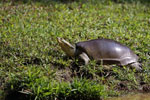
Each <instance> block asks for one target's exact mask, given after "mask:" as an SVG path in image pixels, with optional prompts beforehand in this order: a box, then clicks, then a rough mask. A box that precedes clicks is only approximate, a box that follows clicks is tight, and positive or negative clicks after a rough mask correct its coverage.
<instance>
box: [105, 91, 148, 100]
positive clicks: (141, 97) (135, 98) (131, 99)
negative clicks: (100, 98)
mask: <svg viewBox="0 0 150 100" xmlns="http://www.w3.org/2000/svg"><path fill="white" fill-rule="evenodd" d="M106 100H150V93H145V94H142V93H140V94H134V95H126V96H122V97H114V98H109V99H106Z"/></svg>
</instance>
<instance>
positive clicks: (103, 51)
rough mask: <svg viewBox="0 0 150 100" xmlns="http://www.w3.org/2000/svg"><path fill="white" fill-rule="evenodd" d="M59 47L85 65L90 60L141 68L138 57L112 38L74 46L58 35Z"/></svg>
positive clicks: (78, 43) (89, 41)
mask: <svg viewBox="0 0 150 100" xmlns="http://www.w3.org/2000/svg"><path fill="white" fill-rule="evenodd" d="M57 41H58V44H59V45H60V47H61V49H62V50H63V51H64V52H65V53H66V54H67V55H68V56H70V57H75V58H78V57H80V58H81V59H82V60H83V61H84V63H85V65H87V64H88V63H89V61H90V60H92V59H93V60H96V61H97V62H104V64H119V65H121V66H126V65H130V66H131V67H132V68H135V69H136V70H137V71H141V70H142V66H141V64H140V63H139V62H138V59H139V57H138V56H137V55H136V54H135V53H134V52H133V51H132V50H131V49H130V48H129V47H127V46H125V45H123V44H121V43H119V42H117V41H115V40H112V39H105V38H102V39H92V40H87V41H81V42H77V43H75V46H73V45H72V44H70V43H69V42H67V41H66V40H65V39H63V38H60V37H58V38H57Z"/></svg>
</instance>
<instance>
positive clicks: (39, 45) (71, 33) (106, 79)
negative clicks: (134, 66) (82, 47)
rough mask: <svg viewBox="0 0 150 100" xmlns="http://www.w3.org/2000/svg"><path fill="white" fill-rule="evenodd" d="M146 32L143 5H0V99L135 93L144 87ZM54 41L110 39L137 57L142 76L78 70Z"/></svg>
mask: <svg viewBox="0 0 150 100" xmlns="http://www.w3.org/2000/svg"><path fill="white" fill-rule="evenodd" d="M149 27H150V6H149V1H148V0H142V1H141V0H138V1H134V0H127V1H125V0H117V1H116V2H114V1H112V0H102V1H98V0H88V1H84V0H83V1H80V0H79V1H75V2H71V1H69V2H64V1H63V0H62V2H60V1H57V0H55V1H40V0H39V1H38V2H34V1H31V0H27V1H26V0H24V2H19V1H18V2H14V3H11V2H9V1H8V2H0V94H2V95H1V97H0V99H1V98H6V99H8V100H9V98H8V97H9V96H10V97H11V96H12V95H13V93H17V94H19V93H20V92H18V91H23V90H27V91H28V92H29V94H24V93H20V95H19V96H20V97H22V98H24V96H22V94H23V95H27V98H26V100H27V99H36V100H46V99H49V100H55V99H58V100H65V99H66V100H69V99H70V98H72V99H74V100H79V98H80V99H82V100H85V99H86V100H87V98H89V100H91V99H95V100H99V99H103V98H105V97H111V96H119V95H122V94H126V93H129V92H137V91H139V88H144V86H145V85H148V84H150V77H149V76H150V62H149V60H150V54H149V53H150V44H149V43H150V29H149ZM57 37H63V38H65V39H66V40H67V41H69V42H71V43H72V44H73V43H75V42H79V41H84V40H89V39H96V38H109V39H114V40H116V41H119V42H121V43H122V44H125V45H127V46H128V47H130V48H131V49H132V50H133V51H134V52H135V53H136V54H137V55H139V58H140V59H139V60H140V62H141V63H142V65H143V69H144V71H143V72H141V73H136V72H135V71H133V70H131V69H129V68H127V67H124V68H121V67H119V66H117V65H115V67H114V68H113V69H112V70H108V69H105V68H104V66H102V65H96V64H95V62H91V63H90V64H89V65H87V66H84V65H82V66H81V65H78V64H77V63H74V60H73V59H69V58H67V57H66V56H65V53H64V52H63V51H62V50H61V49H60V47H59V46H58V43H57V40H56V38H57ZM78 66H79V67H80V69H78ZM110 67H112V66H110ZM143 91H144V90H143ZM147 91H150V90H147Z"/></svg>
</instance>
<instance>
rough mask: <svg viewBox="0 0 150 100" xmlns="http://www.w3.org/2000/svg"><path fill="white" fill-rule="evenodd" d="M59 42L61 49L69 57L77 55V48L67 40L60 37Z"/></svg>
mask: <svg viewBox="0 0 150 100" xmlns="http://www.w3.org/2000/svg"><path fill="white" fill-rule="evenodd" d="M57 41H58V43H59V45H60V47H61V49H62V50H63V51H64V52H65V53H66V54H67V55H68V56H71V57H73V56H74V54H75V47H74V46H73V45H71V44H70V43H69V42H67V41H66V40H65V39H63V38H60V37H58V38H57Z"/></svg>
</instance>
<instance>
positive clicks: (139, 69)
mask: <svg viewBox="0 0 150 100" xmlns="http://www.w3.org/2000/svg"><path fill="white" fill-rule="evenodd" d="M131 67H133V68H135V69H136V70H137V71H142V66H141V64H140V63H138V62H134V63H132V64H131Z"/></svg>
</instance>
